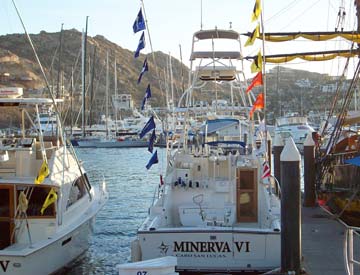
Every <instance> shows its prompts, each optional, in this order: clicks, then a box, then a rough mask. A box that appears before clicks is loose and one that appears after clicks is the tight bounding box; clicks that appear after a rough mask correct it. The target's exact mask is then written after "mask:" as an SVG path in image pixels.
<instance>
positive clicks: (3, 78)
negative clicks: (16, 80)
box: [0, 73, 10, 83]
mask: <svg viewBox="0 0 360 275" xmlns="http://www.w3.org/2000/svg"><path fill="white" fill-rule="evenodd" d="M9 80H10V74H9V73H0V82H1V83H7V82H9Z"/></svg>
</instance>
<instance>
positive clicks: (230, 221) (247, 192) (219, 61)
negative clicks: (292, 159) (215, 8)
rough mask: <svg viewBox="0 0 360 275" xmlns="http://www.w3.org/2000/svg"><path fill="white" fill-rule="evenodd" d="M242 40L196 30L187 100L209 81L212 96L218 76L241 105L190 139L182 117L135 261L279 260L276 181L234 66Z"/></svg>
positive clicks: (214, 267)
mask: <svg viewBox="0 0 360 275" xmlns="http://www.w3.org/2000/svg"><path fill="white" fill-rule="evenodd" d="M219 40H221V41H224V40H227V41H230V42H232V43H234V44H236V45H237V46H236V48H235V49H236V50H234V51H226V52H224V51H215V50H214V48H216V45H217V43H218V41H219ZM198 42H210V44H212V46H210V49H212V50H211V51H195V50H196V49H197V45H198V44H197V43H198ZM239 45H240V40H239V34H238V33H237V32H235V31H233V30H220V29H213V30H201V31H198V32H196V33H195V34H194V36H193V45H192V49H193V51H192V54H191V67H190V68H191V73H190V76H191V80H190V86H189V88H188V89H187V90H186V91H185V93H186V95H185V96H183V98H186V99H187V103H186V105H185V106H190V105H189V104H190V103H191V99H190V98H191V96H192V94H193V93H194V92H195V90H196V89H197V88H202V87H204V85H207V84H209V85H210V87H208V88H206V91H210V89H212V90H211V92H213V93H214V96H215V93H216V87H217V85H221V83H220V81H222V82H226V83H227V84H230V86H231V89H230V86H223V87H222V88H224V87H227V88H228V90H229V91H230V90H231V91H233V90H234V89H235V90H236V91H238V92H239V94H240V96H241V97H242V102H243V104H242V106H236V108H235V107H233V109H231V110H229V111H228V112H227V113H228V114H232V115H229V116H228V117H227V118H225V117H224V118H217V119H215V120H208V121H207V122H206V124H205V126H204V127H203V134H201V133H198V136H196V135H195V136H194V137H192V138H191V139H189V136H188V133H189V131H190V130H191V129H189V128H190V127H189V126H188V125H189V124H187V123H184V125H187V126H184V130H183V131H182V133H181V135H180V137H179V138H178V140H175V141H173V140H171V141H169V142H168V146H167V170H166V176H165V179H164V182H163V183H161V184H160V185H159V187H158V188H159V189H158V191H157V192H156V194H157V195H156V198H155V200H154V203H153V204H152V205H151V207H150V209H149V216H148V217H147V218H146V220H145V221H144V223H143V224H142V225H141V226H140V228H139V230H138V232H137V239H136V240H134V241H133V242H132V246H131V248H132V261H144V260H149V259H153V258H160V257H165V256H176V257H177V266H176V271H177V272H180V273H183V272H185V273H186V272H199V273H204V272H206V273H212V272H227V273H232V274H234V273H237V272H264V271H269V270H272V269H274V268H276V267H278V266H280V247H281V246H280V227H281V226H280V224H281V223H280V201H279V198H278V196H277V194H275V193H274V192H272V191H273V189H274V188H273V186H272V185H271V182H272V181H269V178H266V179H264V178H263V171H264V166H263V164H264V162H265V155H266V154H265V153H264V152H263V151H261V148H264V147H265V146H261V147H260V149H255V148H256V146H255V141H254V140H252V138H251V137H252V136H253V133H254V121H252V120H248V119H245V120H244V118H243V117H244V114H245V116H246V117H249V116H248V113H249V110H250V106H251V105H252V102H249V100H250V97H247V96H245V94H244V93H245V89H243V87H240V76H239V74H238V72H239V71H238V69H237V68H236V66H234V63H236V62H238V61H240V59H241V53H240V51H239V49H240V48H241V47H239ZM196 61H199V63H197V64H199V65H198V66H194V64H195V62H196ZM245 88H246V87H245ZM185 109H186V108H185ZM236 113H237V114H238V115H239V116H237V115H236ZM240 114H242V116H240ZM186 117H189V116H188V115H186V114H185V119H186ZM241 117H242V118H241ZM263 136H265V135H263ZM190 141H191V142H190ZM264 144H265V143H264ZM253 148H254V149H253Z"/></svg>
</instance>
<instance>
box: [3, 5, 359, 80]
mask: <svg viewBox="0 0 360 275" xmlns="http://www.w3.org/2000/svg"><path fill="white" fill-rule="evenodd" d="M15 1H16V4H17V6H18V8H19V10H20V13H21V15H22V17H23V20H24V22H25V25H26V27H27V29H28V32H29V33H39V32H40V31H41V30H45V31H47V32H58V31H59V30H60V28H61V24H62V23H64V29H71V28H76V29H78V30H80V31H81V30H82V28H84V26H85V18H86V16H89V29H88V33H89V35H90V36H94V35H96V34H101V35H104V36H105V37H106V38H107V39H109V40H110V41H112V42H115V43H117V44H118V45H120V46H121V47H123V48H127V49H129V50H132V51H134V50H135V49H136V47H137V44H138V41H139V37H140V34H139V33H137V34H133V31H132V24H133V22H134V20H135V17H136V15H137V13H138V11H139V8H140V6H141V2H140V1H135V0H131V1H130V0H102V1H99V0H60V1H55V0H15ZM342 2H343V3H344V8H345V10H346V17H345V24H344V26H345V30H354V29H355V28H356V23H355V8H354V6H353V3H354V1H353V0H294V1H291V0H286V1H285V0H263V3H264V7H263V11H264V23H265V31H266V32H284V31H289V32H290V31H330V30H334V28H335V24H336V19H337V13H338V11H339V6H340V4H341V3H342ZM254 3H255V0H222V1H219V0H203V1H202V6H203V8H202V18H203V20H202V21H203V28H204V29H207V28H213V27H215V26H217V27H218V28H226V29H227V28H228V27H229V22H232V27H233V29H234V30H236V31H238V32H240V33H244V32H248V31H252V30H253V29H254V28H255V23H251V13H252V8H253V6H254ZM144 4H145V13H146V16H147V20H148V28H149V30H150V35H151V40H152V45H153V49H154V50H155V51H157V50H160V51H163V52H165V53H169V52H170V53H171V55H173V56H174V57H176V58H178V59H180V54H179V44H181V46H182V52H183V61H184V62H185V63H187V64H188V62H187V61H188V59H189V55H190V48H191V39H192V34H193V33H194V32H195V31H197V30H199V29H200V22H201V0H178V1H174V0H144ZM8 33H23V30H22V28H21V25H20V22H19V19H18V17H17V15H16V14H15V10H14V8H13V5H12V1H11V0H1V1H0V35H4V34H8ZM242 41H243V43H245V41H246V38H245V37H242ZM260 47H261V43H260V42H256V43H255V44H254V45H253V46H251V47H246V48H244V56H247V55H255V54H256V53H257V52H258V50H259V49H260ZM349 47H350V44H349V43H348V42H342V41H340V40H337V39H336V40H332V41H330V42H326V43H322V42H311V41H307V40H298V41H296V42H284V43H266V46H265V51H266V54H278V53H291V52H306V51H315V50H332V49H339V48H343V49H344V48H349ZM146 52H150V45H149V40H148V38H147V45H146V49H145V50H144V51H142V53H146ZM120 62H121V61H120ZM343 62H344V59H341V61H338V60H335V61H327V62H316V63H315V62H311V63H310V62H305V61H302V60H295V61H293V62H291V63H287V65H286V64H283V65H284V66H291V67H293V68H298V69H306V70H310V71H317V72H324V73H329V74H332V75H337V74H339V73H341V71H342V67H343V66H342V65H341V64H342V63H343ZM272 66H273V65H270V64H268V65H267V68H271V67H272ZM354 66H355V65H354V62H353V63H351V65H350V67H351V68H353V67H354ZM245 67H250V62H248V61H246V62H245ZM250 76H251V75H250ZM250 76H249V77H250Z"/></svg>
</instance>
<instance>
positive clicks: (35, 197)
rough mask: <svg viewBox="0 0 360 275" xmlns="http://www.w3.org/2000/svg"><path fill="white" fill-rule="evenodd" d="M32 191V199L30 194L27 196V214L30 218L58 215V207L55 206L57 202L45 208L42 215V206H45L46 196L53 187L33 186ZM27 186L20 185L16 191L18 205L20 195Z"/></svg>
mask: <svg viewBox="0 0 360 275" xmlns="http://www.w3.org/2000/svg"><path fill="white" fill-rule="evenodd" d="M32 189H33V190H32V192H30V193H31V196H30V199H29V196H27V199H28V208H27V211H26V215H27V217H28V218H35V217H36V218H39V217H46V218H48V217H49V216H50V217H55V216H56V210H55V209H56V208H55V204H54V203H52V204H50V205H49V206H48V207H46V208H45V210H44V213H43V215H41V212H40V211H41V208H42V207H43V205H44V203H45V201H46V198H47V196H48V194H49V192H50V190H51V187H43V186H41V187H38V186H36V187H32ZM24 190H25V187H24V186H18V187H17V190H16V193H17V196H16V199H17V205H19V195H20V192H21V191H24Z"/></svg>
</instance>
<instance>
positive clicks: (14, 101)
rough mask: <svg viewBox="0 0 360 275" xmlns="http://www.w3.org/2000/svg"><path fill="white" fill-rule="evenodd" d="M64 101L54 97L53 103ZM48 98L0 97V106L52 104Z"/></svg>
mask: <svg viewBox="0 0 360 275" xmlns="http://www.w3.org/2000/svg"><path fill="white" fill-rule="evenodd" d="M61 102H64V100H63V99H55V103H61ZM52 104H53V101H52V99H50V98H0V107H16V106H19V105H52Z"/></svg>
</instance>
